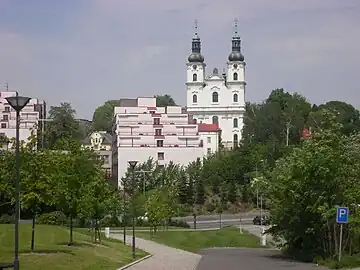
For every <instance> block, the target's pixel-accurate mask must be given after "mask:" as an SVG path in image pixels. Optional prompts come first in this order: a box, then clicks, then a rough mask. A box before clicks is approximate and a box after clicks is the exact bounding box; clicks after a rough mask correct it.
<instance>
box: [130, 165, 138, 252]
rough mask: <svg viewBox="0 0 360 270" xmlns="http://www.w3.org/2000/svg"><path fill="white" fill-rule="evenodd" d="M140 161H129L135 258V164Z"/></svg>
mask: <svg viewBox="0 0 360 270" xmlns="http://www.w3.org/2000/svg"><path fill="white" fill-rule="evenodd" d="M137 163H138V162H137V161H136V160H132V161H129V165H130V167H131V176H132V183H131V186H132V188H131V189H132V202H133V203H132V257H133V259H135V256H136V254H135V220H136V219H135V208H134V199H135V173H134V171H135V166H136V164H137Z"/></svg>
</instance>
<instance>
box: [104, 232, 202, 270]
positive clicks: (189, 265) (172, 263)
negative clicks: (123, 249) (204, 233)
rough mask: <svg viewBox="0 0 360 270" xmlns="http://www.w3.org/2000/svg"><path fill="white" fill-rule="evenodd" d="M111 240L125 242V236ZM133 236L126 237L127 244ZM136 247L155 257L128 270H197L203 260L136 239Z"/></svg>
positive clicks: (190, 254)
mask: <svg viewBox="0 0 360 270" xmlns="http://www.w3.org/2000/svg"><path fill="white" fill-rule="evenodd" d="M110 237H111V238H114V239H118V240H120V241H122V240H123V234H111V235H110ZM131 241H132V238H131V236H129V235H128V236H127V237H126V243H127V244H128V245H131ZM135 243H136V247H137V248H139V249H142V250H144V251H146V252H148V253H150V254H152V255H153V256H152V257H150V258H148V259H146V260H144V261H142V262H139V263H137V264H135V265H133V266H130V267H129V268H127V269H128V270H195V269H196V268H197V265H198V264H199V262H200V260H201V255H199V254H195V253H191V252H187V251H184V250H180V249H176V248H171V247H168V246H165V245H161V244H158V243H155V242H153V241H148V240H145V239H141V238H136V241H135Z"/></svg>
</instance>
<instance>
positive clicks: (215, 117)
mask: <svg viewBox="0 0 360 270" xmlns="http://www.w3.org/2000/svg"><path fill="white" fill-rule="evenodd" d="M212 123H213V124H219V117H217V116H216V115H214V116H213V117H212Z"/></svg>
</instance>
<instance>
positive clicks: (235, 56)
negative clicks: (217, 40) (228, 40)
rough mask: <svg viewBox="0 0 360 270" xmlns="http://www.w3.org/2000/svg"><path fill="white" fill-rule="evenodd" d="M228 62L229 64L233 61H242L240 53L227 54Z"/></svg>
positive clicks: (242, 57)
mask: <svg viewBox="0 0 360 270" xmlns="http://www.w3.org/2000/svg"><path fill="white" fill-rule="evenodd" d="M228 59H229V61H230V62H233V61H240V62H242V61H244V59H245V58H244V56H243V55H242V53H241V52H236V51H232V52H231V53H230V54H229V58H228Z"/></svg>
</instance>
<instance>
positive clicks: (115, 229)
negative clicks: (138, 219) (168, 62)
mask: <svg viewBox="0 0 360 270" xmlns="http://www.w3.org/2000/svg"><path fill="white" fill-rule="evenodd" d="M168 229H169V230H189V229H188V228H183V227H174V226H169V227H168ZM102 230H104V228H103V229H102ZM123 230H124V227H113V228H110V232H112V231H117V232H123ZM135 230H136V231H150V227H135ZM158 230H159V231H164V230H165V229H164V228H163V227H159V228H158ZM126 232H127V233H129V232H132V227H126Z"/></svg>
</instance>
